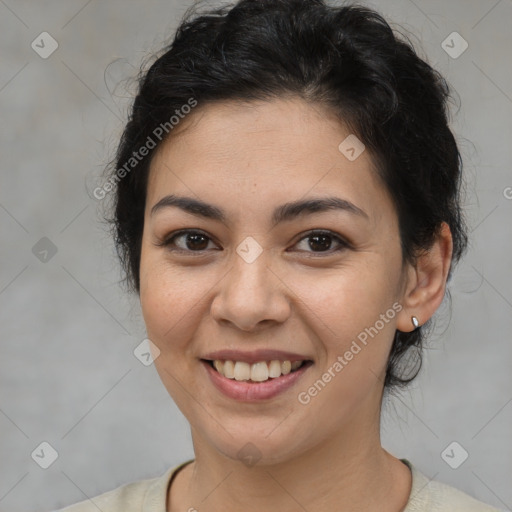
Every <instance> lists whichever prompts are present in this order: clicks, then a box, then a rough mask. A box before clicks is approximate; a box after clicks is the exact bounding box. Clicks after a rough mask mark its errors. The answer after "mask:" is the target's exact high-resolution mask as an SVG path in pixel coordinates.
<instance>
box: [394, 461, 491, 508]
mask: <svg viewBox="0 0 512 512" xmlns="http://www.w3.org/2000/svg"><path fill="white" fill-rule="evenodd" d="M402 461H403V462H404V463H406V464H407V465H408V466H409V468H410V469H411V472H412V488H411V494H410V497H409V501H408V502H407V506H406V507H405V509H404V512H427V511H428V512H500V510H499V509H497V508H494V507H491V505H487V504H486V503H483V502H481V501H478V500H477V499H475V498H473V497H472V496H470V495H469V494H466V493H465V492H463V491H461V490H459V489H456V488H455V487H452V486H450V485H447V484H444V483H442V482H438V481H436V480H431V479H430V478H428V477H427V476H426V475H424V474H423V473H421V472H420V471H419V470H418V469H417V468H416V467H415V466H413V465H412V464H411V463H410V462H408V461H406V460H404V459H402Z"/></svg>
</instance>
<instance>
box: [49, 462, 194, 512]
mask: <svg viewBox="0 0 512 512" xmlns="http://www.w3.org/2000/svg"><path fill="white" fill-rule="evenodd" d="M184 464H187V462H185V463H183V464H180V465H179V466H177V467H173V468H171V469H168V470H167V471H166V472H165V473H164V474H163V475H161V476H158V477H156V478H146V479H144V480H137V481H136V482H130V483H127V484H124V485H122V486H120V487H117V488H116V489H113V490H111V491H107V492H104V493H103V494H99V495H98V496H95V497H93V498H90V499H86V500H83V501H80V502H78V503H75V504H73V505H69V506H67V507H65V508H60V509H58V510H55V511H53V512H98V510H101V511H102V512H153V511H161V510H165V506H166V498H167V489H168V486H169V483H170V481H171V479H172V477H173V475H174V474H175V473H176V472H177V470H178V469H179V468H181V467H182V466H183V465H184Z"/></svg>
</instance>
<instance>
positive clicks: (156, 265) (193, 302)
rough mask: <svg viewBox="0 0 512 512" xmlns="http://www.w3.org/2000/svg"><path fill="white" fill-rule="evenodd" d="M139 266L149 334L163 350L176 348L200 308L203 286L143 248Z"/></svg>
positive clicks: (141, 300)
mask: <svg viewBox="0 0 512 512" xmlns="http://www.w3.org/2000/svg"><path fill="white" fill-rule="evenodd" d="M140 268H141V272H140V274H141V285H140V302H141V308H142V315H143V317H144V322H145V324H146V329H147V332H148V336H149V338H150V339H151V340H152V341H154V342H155V343H156V344H157V345H158V346H159V347H160V348H161V349H162V348H164V349H166V350H172V349H174V348H177V347H178V346H179V345H180V340H182V339H183V338H184V334H185V333H183V330H184V329H185V330H186V328H187V324H189V323H190V317H191V316H193V315H194V307H196V308H197V307H198V303H199V301H200V299H201V289H200V288H199V287H197V286H195V284H194V279H193V278H191V276H190V275H188V276H187V275H185V274H184V273H183V272H181V273H180V272H177V271H176V269H173V268H172V267H171V266H170V265H168V264H167V263H166V262H165V261H163V258H161V257H159V258H157V257H155V256H153V255H151V254H144V251H143V253H142V255H141V267H140ZM171 342H172V343H171Z"/></svg>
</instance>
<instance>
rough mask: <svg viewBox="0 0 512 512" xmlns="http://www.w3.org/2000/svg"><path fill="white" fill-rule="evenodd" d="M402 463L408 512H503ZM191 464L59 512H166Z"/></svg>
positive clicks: (133, 483)
mask: <svg viewBox="0 0 512 512" xmlns="http://www.w3.org/2000/svg"><path fill="white" fill-rule="evenodd" d="M400 460H401V461H402V462H403V463H404V464H406V465H407V466H408V467H409V469H410V470H411V472H412V488H411V494H410V496H409V500H408V502H407V506H406V507H405V510H404V512H500V511H499V509H497V508H493V507H491V506H490V505H486V504H485V503H482V502H481V501H477V500H476V499H475V498H472V497H471V496H469V495H468V494H465V493H464V492H462V491H459V490H458V489H455V488H454V487H451V486H449V485H446V484H443V483H441V482H437V481H435V480H430V479H429V478H427V477H426V476H425V475H424V474H423V473H421V472H419V471H418V470H417V469H416V468H415V467H414V466H413V465H412V464H411V463H410V462H409V461H408V460H406V459H400ZM191 462H193V459H192V460H188V461H187V462H184V463H183V464H180V465H179V466H176V467H174V468H171V469H169V470H167V471H166V472H165V473H164V474H163V475H162V476H159V477H157V478H150V479H145V480H138V481H136V482H132V483H128V484H125V485H122V486H121V487H118V488H117V489H114V490H112V491H107V492H105V493H103V494H100V495H99V496H96V497H95V498H92V499H91V500H85V501H81V502H79V503H76V504H74V505H70V506H68V507H65V508H62V509H59V510H56V511H55V512H98V510H101V511H102V512H166V511H167V494H168V493H167V491H168V489H169V486H170V485H171V483H172V480H173V477H174V476H175V475H176V474H177V473H178V470H180V469H181V468H183V467H184V466H186V465H187V464H189V463H191ZM192 510H193V508H192Z"/></svg>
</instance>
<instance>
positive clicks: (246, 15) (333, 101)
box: [103, 0, 467, 390]
mask: <svg viewBox="0 0 512 512" xmlns="http://www.w3.org/2000/svg"><path fill="white" fill-rule="evenodd" d="M400 36H402V34H398V33H395V32H394V31H393V29H392V28H391V27H390V25H389V24H388V23H387V22H386V21H385V19H384V18H383V17H382V16H381V15H380V14H379V13H377V12H376V11H374V10H372V9H370V8H367V7H364V6H361V5H358V4H350V5H340V6H329V5H327V4H326V3H325V2H324V0H240V1H238V2H236V3H234V4H232V5H227V6H224V7H220V8H216V9H209V10H207V11H204V12H199V11H198V8H197V5H196V6H195V7H193V8H191V9H189V10H188V11H187V13H186V14H185V17H184V18H183V20H182V21H181V24H180V26H179V27H178V29H177V31H176V33H175V35H174V38H173V39H172V41H171V42H170V43H169V44H167V45H166V46H165V47H164V48H163V50H162V52H161V54H160V56H156V55H155V56H154V57H155V60H154V62H153V63H152V64H151V65H150V67H149V69H148V70H147V71H143V70H141V73H140V75H139V77H138V91H137V94H136V97H135V99H134V102H133V106H132V108H131V111H130V115H129V119H128V122H127V124H126V126H125V128H124V132H123V134H122V137H121V140H120V143H119V146H118V149H117V153H116V157H115V161H114V162H113V165H111V166H109V168H107V171H108V173H109V179H110V182H112V183H114V182H115V184H116V187H115V194H114V197H113V203H114V204H113V210H112V212H113V216H112V217H111V218H110V219H109V222H111V225H112V228H113V235H114V239H115V243H116V248H117V254H118V256H119V258H120V261H121V264H122V267H123V269H124V273H125V282H126V283H127V284H128V286H129V289H130V290H131V291H133V292H136V293H139V292H140V289H139V277H140V276H139V266H140V256H141V240H142V232H143V225H144V209H145V201H146V188H147V180H148V173H149V168H150V163H151V159H152V156H153V155H154V154H155V152H156V150H157V149H158V147H159V146H160V145H161V144H162V142H163V141H165V140H166V137H172V131H171V128H172V126H170V125H171V123H170V122H169V120H170V118H171V117H172V116H173V115H174V113H176V114H178V113H179V112H178V111H181V109H182V107H183V106H184V105H187V104H191V98H193V101H195V102H197V103H196V104H199V105H205V104H207V103H213V102H222V101H229V100H240V101H251V100H272V99H275V98H280V97H283V96H290V95H291V96H296V97H300V98H303V99H305V100H306V101H308V102H310V103H314V104H321V105H324V106H326V107H327V108H328V109H329V111H330V112H332V113H333V114H334V115H335V116H337V118H339V120H340V122H341V123H343V124H344V125H345V126H347V127H348V128H349V129H350V130H351V132H352V133H354V134H355V135H356V136H357V137H358V138H359V139H360V140H361V141H362V142H363V143H364V144H365V146H366V148H367V149H368V150H370V152H371V154H372V156H373V161H374V163H375V169H376V172H377V174H378V175H379V176H380V178H381V179H382V181H383V184H384V186H385V187H387V189H388V191H389V193H390V195H391V198H392V200H393V202H394V205H395V207H396V211H397V214H398V221H399V231H400V240H401V248H402V254H403V261H407V262H411V263H414V262H415V259H416V258H417V256H418V254H419V253H420V252H421V251H424V250H428V248H429V247H431V245H432V243H433V242H434V241H435V239H436V237H437V235H438V234H439V229H440V227H441V224H442V223H443V222H446V223H447V224H448V226H449V227H450V230H451V233H452V240H453V253H452V261H451V264H450V269H449V273H448V279H449V278H450V277H451V274H452V270H453V266H454V264H455V263H456V262H457V261H458V260H459V259H460V257H461V256H462V254H463V252H464V251H465V249H466V246H467V229H466V225H465V222H464V218H463V215H462V209H461V183H462V158H461V155H460V153H459V150H458V147H457V143H456V140H455V138H454V135H453V134H452V132H451V130H450V128H449V126H448V116H449V110H448V101H449V100H450V99H451V92H452V91H451V88H450V86H449V85H448V83H447V81H446V80H445V79H444V78H443V77H442V76H441V74H440V73H439V72H438V71H436V70H434V69H433V68H432V67H431V66H430V65H429V64H428V63H427V62H426V61H425V60H423V59H422V58H420V57H419V56H418V54H417V52H416V51H415V49H414V46H413V45H412V43H411V42H410V41H409V39H408V38H407V37H405V36H402V37H400ZM192 115H193V114H192ZM157 127H164V130H162V128H160V132H158V133H159V134H161V135H162V134H163V135H164V136H161V135H160V137H155V133H156V132H155V128H157ZM164 131H165V134H164ZM150 139H151V141H152V142H153V144H152V145H151V146H154V147H150V146H149V144H147V142H148V141H149V140H150ZM154 139H157V140H156V141H155V140H154ZM145 145H146V151H145V153H146V154H145V156H144V157H143V158H137V160H135V159H134V152H136V151H137V150H138V149H139V148H141V147H143V146H145ZM127 162H131V164H130V168H128V167H127ZM120 171H121V172H120ZM103 194H104V191H103ZM448 295H449V292H448ZM426 326H427V327H428V322H427V325H426ZM426 326H425V325H423V326H421V327H420V328H418V329H415V330H414V331H412V332H401V331H398V330H397V331H396V332H395V337H394V340H393V344H392V348H391V351H390V354H389V359H388V365H387V371H386V378H385V382H384V386H385V388H387V389H388V390H389V389H390V388H392V387H393V386H397V385H398V386H403V385H406V384H407V383H409V382H410V381H412V380H413V379H414V378H415V377H416V375H417V374H418V372H419V370H420V368H421V349H422V342H423V341H424V338H425V332H424V329H425V327H426ZM413 347H414V348H415V349H416V350H415V351H412V352H415V353H416V354H417V355H416V356H415V364H414V366H415V371H414V372H412V375H411V373H410V372H409V374H408V375H406V374H405V373H404V371H403V368H401V366H403V362H404V361H405V360H406V358H404V356H405V355H406V354H407V352H409V350H410V349H411V348H413ZM412 352H409V354H411V353H412ZM401 363H402V364H401ZM418 363H419V364H418Z"/></svg>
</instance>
